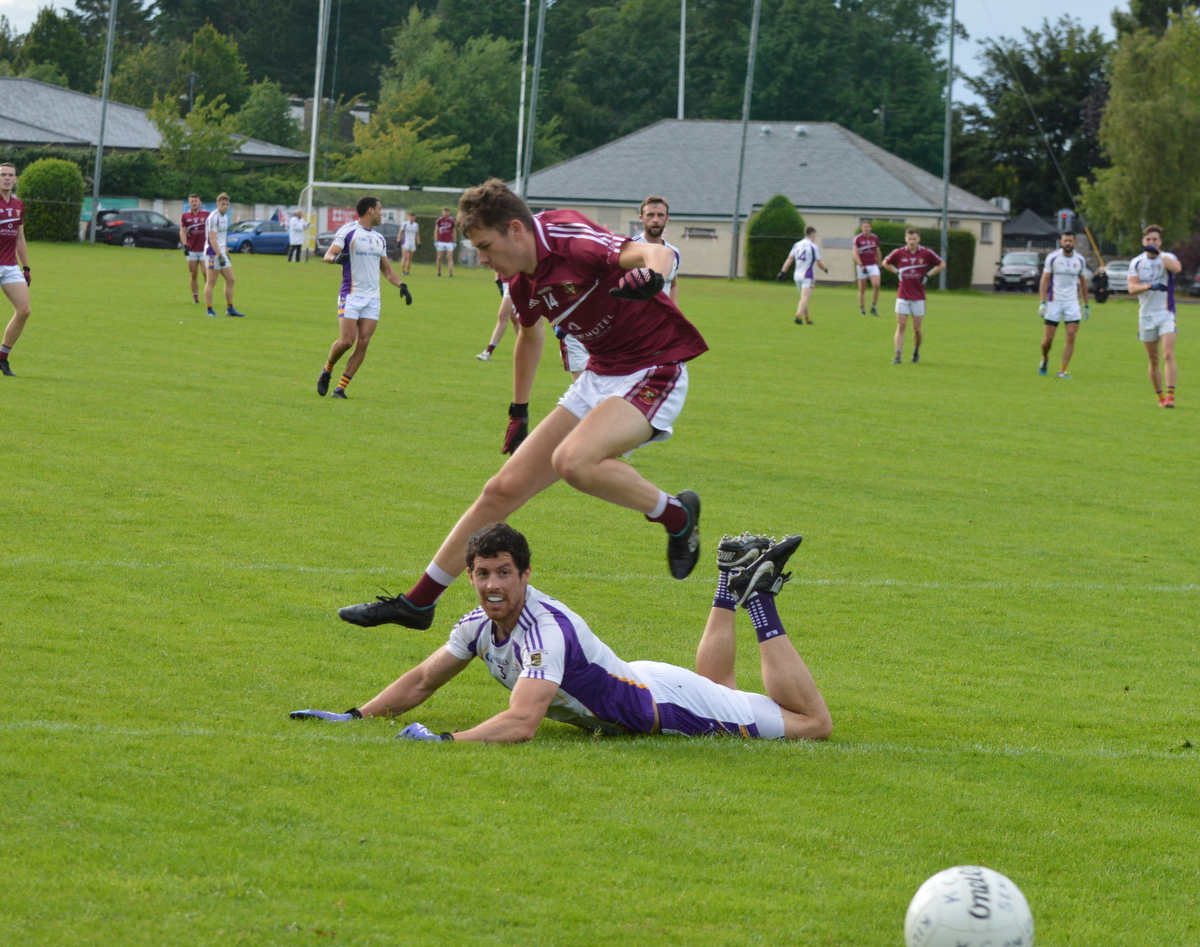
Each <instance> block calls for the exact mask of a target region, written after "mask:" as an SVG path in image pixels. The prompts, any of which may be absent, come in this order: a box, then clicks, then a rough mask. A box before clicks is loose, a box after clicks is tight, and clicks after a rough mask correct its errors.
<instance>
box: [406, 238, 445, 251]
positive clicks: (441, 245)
mask: <svg viewBox="0 0 1200 947" xmlns="http://www.w3.org/2000/svg"><path fill="white" fill-rule="evenodd" d="M433 248H434V249H435V250H437V252H438V253H453V252H454V241H453V240H435V241H433ZM413 249H416V248H415V247H414V248H413Z"/></svg>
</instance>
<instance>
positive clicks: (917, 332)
mask: <svg viewBox="0 0 1200 947" xmlns="http://www.w3.org/2000/svg"><path fill="white" fill-rule="evenodd" d="M924 323H925V317H924V316H913V351H914V352H915V351H916V350H917V349H919V348H920V347H921V342H922V341H923V340H924V339H925V333H924V332H922V331H921V326H922V325H923V324H924Z"/></svg>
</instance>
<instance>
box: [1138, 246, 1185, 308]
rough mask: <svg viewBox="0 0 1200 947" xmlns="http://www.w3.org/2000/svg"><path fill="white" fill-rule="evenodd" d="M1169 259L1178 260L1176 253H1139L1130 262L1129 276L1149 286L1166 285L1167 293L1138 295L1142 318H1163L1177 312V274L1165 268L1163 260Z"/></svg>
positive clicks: (1157, 291)
mask: <svg viewBox="0 0 1200 947" xmlns="http://www.w3.org/2000/svg"><path fill="white" fill-rule="evenodd" d="M1167 257H1169V258H1170V259H1172V260H1177V259H1178V257H1176V256H1175V254H1174V253H1167V251H1166V250H1163V251H1162V252H1161V253H1159V255H1158V256H1150V255H1149V254H1147V253H1139V254H1138V255H1137V256H1135V257H1134V258H1133V259H1132V260H1130V261H1129V275H1130V276H1136V277H1137V278H1138V280H1139V281H1140V282H1142V283H1145V284H1146V285H1148V286H1153V285H1154V284H1155V283H1159V284H1166V287H1167V291H1166V292H1165V293H1164V292H1162V291H1161V290H1150V291H1149V292H1145V293H1140V294H1139V295H1138V315H1139V316H1140V317H1142V318H1148V317H1154V316H1161V315H1163V314H1164V313H1168V312H1174V311H1175V274H1174V273H1172V272H1171V271H1170V270H1168V269H1167V268H1166V267H1165V266H1163V262H1162V261H1163V260H1164V259H1165V258H1167Z"/></svg>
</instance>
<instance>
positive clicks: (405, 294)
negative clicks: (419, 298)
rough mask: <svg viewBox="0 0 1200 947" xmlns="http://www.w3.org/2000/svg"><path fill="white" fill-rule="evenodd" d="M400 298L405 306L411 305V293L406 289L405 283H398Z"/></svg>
mask: <svg viewBox="0 0 1200 947" xmlns="http://www.w3.org/2000/svg"><path fill="white" fill-rule="evenodd" d="M400 298H401V299H403V300H404V305H406V306H411V305H412V293H410V292H409V291H408V284H407V283H401V284H400Z"/></svg>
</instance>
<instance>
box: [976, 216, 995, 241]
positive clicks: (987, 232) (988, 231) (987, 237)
mask: <svg viewBox="0 0 1200 947" xmlns="http://www.w3.org/2000/svg"><path fill="white" fill-rule="evenodd" d="M979 242H980V243H991V242H992V222H991V221H990V220H985V221H983V222H982V223H980V225H979Z"/></svg>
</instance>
